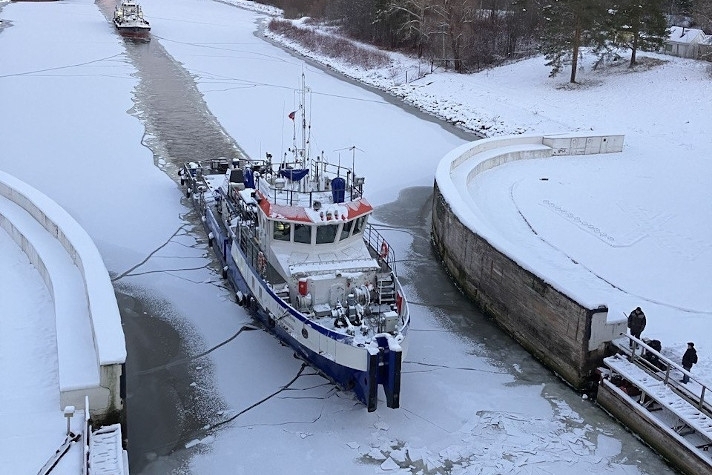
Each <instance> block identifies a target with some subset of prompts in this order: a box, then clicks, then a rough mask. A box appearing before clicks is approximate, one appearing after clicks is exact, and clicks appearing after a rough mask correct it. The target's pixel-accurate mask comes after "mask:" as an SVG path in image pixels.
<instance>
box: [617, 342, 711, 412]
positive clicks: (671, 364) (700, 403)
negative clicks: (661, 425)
mask: <svg viewBox="0 0 712 475" xmlns="http://www.w3.org/2000/svg"><path fill="white" fill-rule="evenodd" d="M621 336H625V337H626V338H628V339H629V340H630V341H632V342H633V348H632V350H631V351H630V353H631V361H632V362H635V360H636V359H643V361H646V363H647V360H645V359H644V358H643V357H642V355H638V354H637V353H636V352H635V350H636V348H637V347H638V346H640V347H641V348H645V350H646V351H647V352H650V353H652V354H653V355H655V356H656V357H657V358H658V359H659V360H660V361H662V362H663V363H665V365H666V366H667V369H666V370H665V378H664V379H663V383H664V384H665V385H666V386H673V387H675V388H678V385H676V384H672V385H671V384H670V369H671V368H675V369H677V370H678V371H680V372H681V373H682V374H684V375H686V376H687V377H689V378H690V379H691V380H693V381H695V382H696V383H697V384H699V385H700V386H701V387H702V391H701V392H700V396H699V401H698V402H697V407H698V409H700V410H701V411H707V412H712V408H710V406H709V405H707V404H705V393H706V392H707V388H708V386H707V385H706V384H704V383H703V382H702V381H700V380H699V379H698V378H696V377H695V376H694V375H693V374H692V373H690V372H689V371H687V370H686V369H685V368H683V367H682V366H680V365H678V364H677V363H675V362H674V361H672V360H670V359H669V358H667V357H665V356H663V355H662V354H660V353H659V352H658V351H657V350H655V349H654V348H651V347H650V346H649V345H648V344H647V343H645V342H644V341H643V340H640V339H638V338H636V337H634V336H632V335H628V334H627V333H621ZM687 392H688V393H689V394H690V395H691V396H692V398H693V399H696V398H697V397H698V396H697V394H695V393H693V392H692V391H687Z"/></svg>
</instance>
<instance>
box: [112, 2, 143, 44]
mask: <svg viewBox="0 0 712 475" xmlns="http://www.w3.org/2000/svg"><path fill="white" fill-rule="evenodd" d="M114 26H116V29H117V30H118V31H119V33H121V34H122V35H124V36H129V37H138V38H146V37H148V34H149V32H150V31H151V25H150V24H149V23H148V20H146V19H145V18H144V17H143V10H142V9H141V5H139V4H138V3H136V1H135V0H122V1H121V3H119V4H118V5H117V6H116V9H115V10H114Z"/></svg>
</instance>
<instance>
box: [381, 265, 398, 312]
mask: <svg viewBox="0 0 712 475" xmlns="http://www.w3.org/2000/svg"><path fill="white" fill-rule="evenodd" d="M376 283H377V286H376V290H377V291H378V303H379V305H382V304H385V305H390V304H395V303H396V283H395V282H394V280H393V274H391V273H388V274H379V275H378V277H377V278H376Z"/></svg>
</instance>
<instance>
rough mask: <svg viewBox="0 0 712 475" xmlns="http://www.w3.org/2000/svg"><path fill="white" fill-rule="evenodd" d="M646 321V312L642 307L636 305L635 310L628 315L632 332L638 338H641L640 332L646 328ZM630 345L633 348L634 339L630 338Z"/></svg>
mask: <svg viewBox="0 0 712 475" xmlns="http://www.w3.org/2000/svg"><path fill="white" fill-rule="evenodd" d="M646 323H647V321H646V318H645V314H644V313H643V311H642V310H641V309H640V307H636V308H635V310H633V311H632V312H630V315H628V328H630V334H631V335H632V336H634V337H636V338H638V339H640V334H641V333H643V330H645V324H646ZM630 347H631V348H633V340H630Z"/></svg>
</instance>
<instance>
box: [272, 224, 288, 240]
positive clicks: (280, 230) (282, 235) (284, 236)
mask: <svg viewBox="0 0 712 475" xmlns="http://www.w3.org/2000/svg"><path fill="white" fill-rule="evenodd" d="M272 225H273V226H274V230H273V232H272V237H274V239H275V241H289V239H290V233H291V231H292V225H291V224H290V223H285V222H284V221H274V223H273V224H272Z"/></svg>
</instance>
